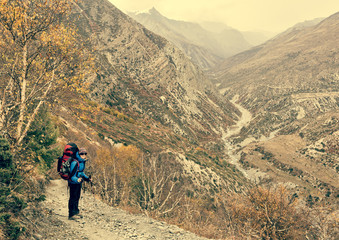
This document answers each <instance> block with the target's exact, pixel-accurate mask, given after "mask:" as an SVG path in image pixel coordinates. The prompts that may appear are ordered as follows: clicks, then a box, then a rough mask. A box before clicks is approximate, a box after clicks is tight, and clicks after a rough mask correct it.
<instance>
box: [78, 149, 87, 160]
mask: <svg viewBox="0 0 339 240" xmlns="http://www.w3.org/2000/svg"><path fill="white" fill-rule="evenodd" d="M79 155H80V157H81V158H83V159H87V151H86V149H85V148H80V149H79Z"/></svg>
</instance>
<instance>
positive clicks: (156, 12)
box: [148, 7, 161, 15]
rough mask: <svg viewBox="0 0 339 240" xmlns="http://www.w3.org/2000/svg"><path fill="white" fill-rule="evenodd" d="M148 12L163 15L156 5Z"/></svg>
mask: <svg viewBox="0 0 339 240" xmlns="http://www.w3.org/2000/svg"><path fill="white" fill-rule="evenodd" d="M148 12H149V13H150V14H154V15H161V13H160V12H159V11H158V10H157V9H156V8H155V7H152V8H151V9H149V10H148Z"/></svg>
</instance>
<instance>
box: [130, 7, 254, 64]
mask: <svg viewBox="0 0 339 240" xmlns="http://www.w3.org/2000/svg"><path fill="white" fill-rule="evenodd" d="M129 15H130V16H131V17H133V18H134V19H136V20H137V21H138V22H140V23H141V24H143V25H144V26H145V27H147V28H148V29H150V30H151V31H153V32H155V33H157V34H159V35H160V36H163V37H165V38H166V39H168V40H169V41H171V42H172V43H174V44H175V45H176V46H177V47H179V48H181V49H182V50H183V51H184V52H185V53H186V54H187V55H188V56H190V57H191V58H192V60H193V61H194V62H195V63H197V64H198V65H199V66H200V67H202V68H204V69H208V68H211V67H212V66H214V65H215V64H216V63H219V62H220V61H221V60H222V59H223V58H225V57H229V56H231V55H234V54H236V53H238V52H241V51H243V50H245V49H247V48H249V47H250V44H249V43H247V42H246V40H245V39H244V38H243V36H242V34H241V33H240V32H238V31H237V30H235V29H231V28H225V29H223V31H221V32H218V33H214V32H211V31H208V30H205V29H204V28H202V27H201V26H200V25H199V24H196V23H191V22H183V21H176V20H171V19H168V18H166V17H164V16H162V15H161V14H160V13H159V12H158V11H157V10H156V9H155V8H152V9H151V10H149V12H147V13H129Z"/></svg>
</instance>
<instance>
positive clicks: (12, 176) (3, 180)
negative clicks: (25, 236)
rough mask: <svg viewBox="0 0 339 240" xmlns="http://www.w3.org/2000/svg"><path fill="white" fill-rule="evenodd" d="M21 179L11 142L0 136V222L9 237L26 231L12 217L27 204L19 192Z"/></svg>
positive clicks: (15, 236)
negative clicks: (14, 164)
mask: <svg viewBox="0 0 339 240" xmlns="http://www.w3.org/2000/svg"><path fill="white" fill-rule="evenodd" d="M20 181H21V177H20V175H18V174H17V171H15V169H14V167H13V163H12V154H11V152H10V148H9V144H8V142H7V140H6V139H3V138H0V223H1V228H2V230H3V231H4V232H5V233H6V236H7V237H8V238H9V239H18V238H19V236H20V235H21V233H22V232H23V231H25V229H24V228H22V227H21V226H20V224H19V223H18V222H17V221H15V220H13V219H12V218H13V216H14V215H16V214H17V213H18V212H20V211H21V210H22V209H24V208H25V207H26V206H27V204H26V203H25V201H24V200H23V199H22V198H20V197H19V196H18V193H17V191H20V188H19V187H17V186H18V183H19V182H20ZM15 186H16V187H15ZM13 189H15V191H14V190H13Z"/></svg>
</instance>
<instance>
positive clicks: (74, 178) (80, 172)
mask: <svg viewBox="0 0 339 240" xmlns="http://www.w3.org/2000/svg"><path fill="white" fill-rule="evenodd" d="M78 163H79V165H78ZM85 163H86V160H85V159H83V158H81V157H80V155H79V153H78V152H77V153H76V157H75V160H74V161H73V162H72V163H71V169H70V172H71V173H72V172H73V171H74V168H77V171H75V173H74V175H73V176H71V178H70V179H69V180H68V183H70V184H81V183H82V181H81V182H78V179H79V178H83V179H85V180H88V179H89V177H87V175H86V174H85V173H84V170H85ZM78 166H79V167H78Z"/></svg>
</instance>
